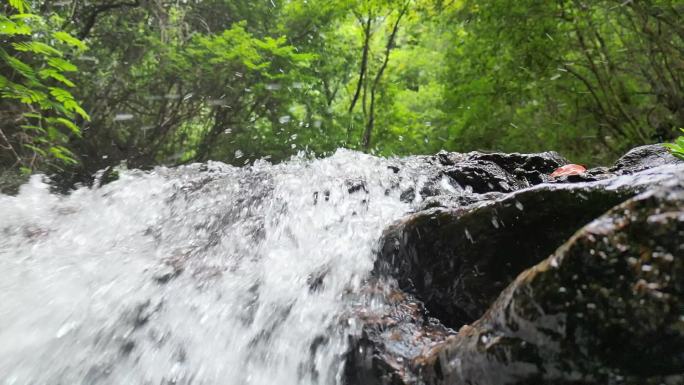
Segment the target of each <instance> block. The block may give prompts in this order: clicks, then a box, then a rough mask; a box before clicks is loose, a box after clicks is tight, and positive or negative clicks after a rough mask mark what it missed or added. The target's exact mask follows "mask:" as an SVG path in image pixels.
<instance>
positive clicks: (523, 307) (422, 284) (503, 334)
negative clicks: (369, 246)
mask: <svg viewBox="0 0 684 385" xmlns="http://www.w3.org/2000/svg"><path fill="white" fill-rule="evenodd" d="M635 150H639V149H635ZM646 150H648V151H646ZM639 151H646V152H645V153H643V154H646V155H644V156H645V157H646V158H650V160H644V161H643V162H641V161H638V159H631V160H630V157H628V156H627V155H626V156H625V157H623V159H621V161H619V162H618V163H617V164H616V166H615V167H613V168H611V169H608V168H596V169H591V170H588V171H587V172H586V173H584V174H582V175H573V176H569V177H562V178H556V179H555V180H547V179H544V178H545V177H544V176H543V175H547V174H550V172H552V171H553V170H551V171H548V170H546V171H545V172H547V174H543V175H542V173H538V175H542V176H540V178H541V179H542V181H545V182H549V183H545V184H542V185H538V186H534V187H530V188H522V186H523V185H524V184H525V183H528V184H530V185H532V184H534V180H533V179H531V178H530V179H527V178H525V177H520V175H523V174H522V173H521V172H520V171H518V172H517V173H515V172H511V171H510V166H509V168H504V167H502V166H500V165H499V164H498V163H497V164H496V165H497V167H498V168H488V169H487V171H491V170H495V172H490V174H489V175H485V174H486V172H485V173H483V178H485V180H486V179H487V178H490V179H491V178H492V177H494V178H497V177H502V178H510V177H511V175H513V177H515V178H516V179H515V180H516V181H517V182H519V184H517V185H516V184H514V185H512V186H513V189H512V192H509V193H506V192H502V191H494V190H493V191H490V192H484V193H480V194H451V195H448V194H444V193H441V194H439V195H435V196H428V197H427V198H426V199H425V200H424V201H423V203H422V204H421V205H420V206H419V211H418V212H416V213H414V214H411V215H409V216H408V217H406V218H404V219H403V220H402V221H400V222H399V223H396V224H395V225H393V226H391V227H390V228H389V229H387V230H386V232H385V234H384V236H383V238H382V241H381V250H380V252H379V257H378V261H377V262H376V266H375V269H374V274H375V276H377V277H391V278H392V279H395V280H396V281H392V280H391V279H390V284H389V285H390V287H392V288H393V289H391V290H389V293H392V294H387V295H391V296H392V298H393V299H387V298H385V299H384V301H380V302H382V303H390V304H392V306H389V307H388V308H386V309H384V312H380V314H377V313H376V314H374V315H373V316H372V317H363V316H362V317H360V319H361V320H362V321H363V322H364V326H363V328H362V333H361V335H360V336H357V337H354V338H352V340H351V341H350V344H351V345H350V346H351V347H352V349H351V352H350V356H349V357H348V361H347V368H346V373H347V376H346V379H347V383H348V384H350V385H355V384H392V385H395V384H406V385H408V384H425V385H438V384H439V385H442V384H444V385H446V384H450V385H451V384H453V385H460V384H463V385H465V384H468V385H499V384H500V385H523V384H590V385H594V384H595V385H598V384H614V385H639V384H667V385H670V384H683V383H684V262H683V261H684V165H682V164H677V163H679V161H678V160H676V159H675V160H674V161H671V159H669V158H667V156H660V155H657V154H659V153H660V152H659V151H660V150H659V149H658V148H651V149H650V150H649V149H648V148H646V149H642V150H639ZM637 153H639V152H637ZM647 154H656V155H653V156H652V157H651V156H649V155H647ZM457 155H458V156H456V155H453V154H438V156H437V157H438V159H440V162H442V163H440V164H441V165H446V166H445V167H444V168H442V169H440V172H442V175H446V176H448V177H449V178H452V176H450V175H448V174H447V171H446V170H449V169H450V168H451V169H455V167H456V166H458V165H459V164H460V165H464V164H466V165H473V164H479V163H478V162H488V161H489V160H490V159H491V158H490V159H473V158H470V157H469V156H470V155H468V154H457ZM471 155H472V153H471ZM487 155H488V156H493V155H499V154H487ZM628 155H629V154H628ZM661 155H662V154H661ZM666 155H667V154H666ZM439 157H441V158H439ZM625 159H626V160H625ZM627 160H629V162H628V161H627ZM559 163H560V162H559ZM439 167H441V166H439ZM548 167H549V168H553V167H555V164H553V163H549V164H548ZM497 173H498V174H497ZM531 175H535V174H534V173H532V174H531ZM574 178H577V179H574ZM484 190H487V188H483V189H482V191H484ZM611 208H612V209H611ZM608 210H610V211H608ZM606 211H608V213H607V214H604V213H606ZM595 218H598V219H596V220H594V219H595ZM592 220H593V221H592ZM587 223H589V224H588V225H587ZM585 225H586V226H585ZM583 226H585V227H583ZM578 229H580V230H579V231H578ZM573 234H574V235H573ZM549 255H551V257H549ZM532 266H533V267H532ZM530 267H531V268H530ZM526 269H527V270H526ZM392 285H396V286H392ZM433 317H434V318H433ZM454 330H459V331H458V333H457V332H455V331H454Z"/></svg>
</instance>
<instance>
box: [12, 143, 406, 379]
mask: <svg viewBox="0 0 684 385" xmlns="http://www.w3.org/2000/svg"><path fill="white" fill-rule="evenodd" d="M404 166H405V165H402V167H401V171H398V170H399V168H398V167H397V166H396V161H394V160H386V159H381V158H376V157H372V156H368V155H363V154H360V153H355V152H351V151H344V150H341V151H338V152H337V153H336V154H334V155H333V156H331V157H329V158H326V159H319V160H306V159H303V158H298V159H294V160H292V161H290V162H287V163H284V164H281V165H275V166H274V165H270V164H268V163H266V162H257V163H256V164H255V165H253V166H251V167H245V168H234V167H230V166H226V165H224V164H221V163H209V164H206V165H191V166H186V167H180V168H175V169H168V168H158V169H155V170H154V171H152V172H146V173H144V172H140V171H125V172H122V174H121V177H120V179H119V180H117V181H116V182H113V183H110V184H108V185H106V186H103V187H100V188H81V189H78V190H76V191H74V192H72V193H71V194H69V195H67V196H59V195H54V194H51V193H50V192H49V188H48V186H47V185H45V184H44V183H43V182H42V181H41V180H40V178H39V177H34V178H33V179H32V180H31V182H30V183H29V184H27V185H25V186H23V187H22V189H21V191H20V193H19V195H18V196H16V197H11V196H3V195H0V271H1V272H2V279H0V303H1V304H2V306H0V381H4V382H1V383H2V384H8V385H9V384H155V385H156V384H255V385H258V384H274V383H278V384H336V383H340V381H341V377H342V363H343V355H344V353H345V351H346V348H347V346H346V344H347V338H346V336H347V335H348V333H350V332H353V330H352V329H353V328H354V322H353V317H351V318H350V316H349V315H350V314H351V313H352V312H351V306H352V303H353V302H354V300H355V296H357V294H355V293H358V291H359V290H358V289H359V287H360V285H362V284H363V281H364V279H366V278H367V276H368V274H369V272H370V270H371V269H372V265H373V262H374V247H376V242H377V240H378V239H379V237H380V235H381V232H382V230H383V229H384V227H385V226H386V225H387V224H388V223H390V222H392V221H393V220H395V219H397V218H399V217H400V216H401V215H402V214H404V213H405V212H406V211H407V210H409V205H408V204H407V203H402V202H401V200H400V196H401V191H402V190H405V189H408V188H413V189H416V190H417V189H418V187H419V186H416V185H415V183H416V182H415V181H416V180H418V179H419V178H417V177H415V175H409V174H410V173H411V172H412V171H411V167H404Z"/></svg>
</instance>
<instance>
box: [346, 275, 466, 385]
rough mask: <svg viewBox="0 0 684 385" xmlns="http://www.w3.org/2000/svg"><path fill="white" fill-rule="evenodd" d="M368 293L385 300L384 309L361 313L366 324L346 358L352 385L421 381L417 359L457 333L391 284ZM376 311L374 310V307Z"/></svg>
mask: <svg viewBox="0 0 684 385" xmlns="http://www.w3.org/2000/svg"><path fill="white" fill-rule="evenodd" d="M367 290H373V291H375V292H376V294H375V296H376V297H382V298H380V300H379V301H378V303H383V304H386V305H385V306H384V307H383V308H382V309H374V310H369V309H367V308H363V309H360V310H357V318H358V319H360V320H361V321H362V322H363V328H362V330H361V333H360V334H359V335H354V336H351V337H350V341H349V345H350V346H351V348H350V350H349V353H348V354H347V357H346V365H345V383H346V384H348V385H362V384H363V385H400V384H409V383H416V382H418V381H419V377H417V375H416V373H414V372H413V371H411V370H410V365H411V363H412V362H413V360H414V359H415V358H416V357H420V356H421V355H422V354H424V352H427V351H430V350H431V349H433V348H434V347H436V346H437V345H438V344H441V343H442V342H443V341H444V340H445V339H446V338H447V337H449V336H451V335H455V334H456V333H455V332H454V331H453V330H451V329H449V328H446V327H445V326H443V325H442V324H441V323H440V322H439V321H438V320H436V319H434V318H430V317H428V315H427V311H426V310H425V307H424V306H423V304H422V302H420V301H419V300H417V299H416V298H415V297H413V296H412V295H410V294H407V293H405V292H403V291H401V290H397V289H396V288H394V287H393V286H392V284H391V283H389V282H384V281H382V280H380V281H376V282H372V283H370V284H369V286H368V287H367ZM371 308H372V307H371Z"/></svg>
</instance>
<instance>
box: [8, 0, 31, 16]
mask: <svg viewBox="0 0 684 385" xmlns="http://www.w3.org/2000/svg"><path fill="white" fill-rule="evenodd" d="M9 5H10V7H12V8H14V9H16V10H17V11H19V12H20V13H24V11H25V10H27V9H28V8H29V5H28V1H26V0H9Z"/></svg>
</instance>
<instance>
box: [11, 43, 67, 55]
mask: <svg viewBox="0 0 684 385" xmlns="http://www.w3.org/2000/svg"><path fill="white" fill-rule="evenodd" d="M12 47H14V49H16V50H17V51H20V52H33V53H37V54H43V55H47V56H52V55H54V56H62V52H60V51H58V50H57V49H55V48H53V47H50V46H49V45H47V44H45V43H41V42H39V41H29V42H20V43H12Z"/></svg>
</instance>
